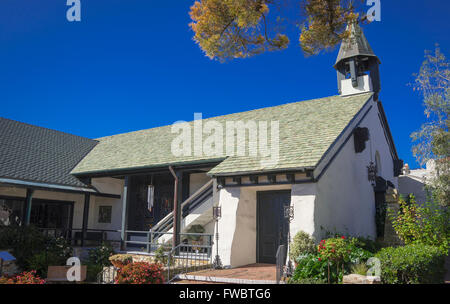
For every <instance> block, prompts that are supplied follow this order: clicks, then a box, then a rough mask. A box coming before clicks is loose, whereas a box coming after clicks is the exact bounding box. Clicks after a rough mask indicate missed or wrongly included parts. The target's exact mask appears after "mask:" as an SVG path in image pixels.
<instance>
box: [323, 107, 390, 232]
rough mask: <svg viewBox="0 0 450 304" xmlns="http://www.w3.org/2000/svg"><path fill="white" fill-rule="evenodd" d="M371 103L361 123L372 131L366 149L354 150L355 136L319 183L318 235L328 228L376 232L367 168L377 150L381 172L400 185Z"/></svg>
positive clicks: (371, 188) (372, 192)
mask: <svg viewBox="0 0 450 304" xmlns="http://www.w3.org/2000/svg"><path fill="white" fill-rule="evenodd" d="M371 105H372V109H371V110H370V112H369V113H368V114H367V116H366V117H365V118H364V120H363V121H362V122H361V124H360V125H359V126H360V127H367V128H368V129H369V132H370V139H369V141H368V142H366V149H365V150H364V151H363V152H362V153H355V150H354V140H353V136H352V137H351V138H350V139H349V140H348V141H347V143H346V144H345V146H344V147H343V148H342V150H341V151H340V152H339V154H338V155H337V157H336V158H335V159H334V160H333V161H332V163H331V165H330V166H329V167H328V169H327V170H326V172H325V173H324V175H323V176H322V177H321V178H320V180H319V182H318V183H317V197H316V201H315V209H314V214H315V215H314V217H315V233H314V234H315V236H316V237H317V238H320V237H323V236H324V235H325V232H326V231H330V232H338V233H348V234H351V235H355V236H365V237H371V238H374V237H375V236H376V228H375V195H374V191H373V187H372V185H371V183H370V182H369V181H368V178H367V168H366V167H367V166H368V165H369V163H370V161H371V160H372V161H373V162H375V154H376V151H379V154H380V159H381V172H378V175H379V176H381V177H383V178H384V179H386V180H388V181H391V182H392V183H393V184H394V185H396V187H397V185H398V182H397V178H396V177H394V171H393V170H394V169H393V159H392V156H391V154H390V151H389V146H388V143H387V140H386V138H385V135H384V131H383V128H382V125H381V123H380V120H379V118H378V107H377V105H376V103H375V102H371ZM321 228H323V229H321Z"/></svg>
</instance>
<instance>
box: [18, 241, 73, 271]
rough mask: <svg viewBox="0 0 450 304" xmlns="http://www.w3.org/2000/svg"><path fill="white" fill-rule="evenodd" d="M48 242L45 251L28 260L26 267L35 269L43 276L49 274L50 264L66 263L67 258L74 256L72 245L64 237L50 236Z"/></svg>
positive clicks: (61, 264)
mask: <svg viewBox="0 0 450 304" xmlns="http://www.w3.org/2000/svg"><path fill="white" fill-rule="evenodd" d="M46 243H47V246H46V247H45V249H44V250H43V251H41V252H39V253H36V254H34V255H33V256H32V257H30V258H28V259H27V261H26V262H27V263H26V267H27V268H26V269H35V270H36V272H37V274H38V275H40V276H43V277H46V276H47V270H48V266H63V265H66V261H67V259H68V258H70V257H71V256H72V247H71V246H70V244H69V243H68V242H67V241H66V240H65V239H64V238H62V237H59V238H48V239H47V242H46Z"/></svg>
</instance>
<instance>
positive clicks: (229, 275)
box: [185, 264, 276, 283]
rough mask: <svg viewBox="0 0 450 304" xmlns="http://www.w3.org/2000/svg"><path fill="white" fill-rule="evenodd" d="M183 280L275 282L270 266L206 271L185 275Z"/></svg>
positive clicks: (258, 265)
mask: <svg viewBox="0 0 450 304" xmlns="http://www.w3.org/2000/svg"><path fill="white" fill-rule="evenodd" d="M185 280H187V281H192V280H196V281H203V282H222V283H245V282H246V281H248V282H249V283H251V282H253V281H261V282H266V283H267V282H275V281H276V266H275V265H272V264H251V265H246V266H242V267H237V268H233V269H220V270H215V269H207V270H201V271H196V272H191V273H187V274H186V277H185Z"/></svg>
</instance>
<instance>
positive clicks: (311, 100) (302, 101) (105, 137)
mask: <svg viewBox="0 0 450 304" xmlns="http://www.w3.org/2000/svg"><path fill="white" fill-rule="evenodd" d="M364 94H367V95H369V94H372V92H364V93H360V94H355V95H364ZM353 96H354V95H353ZM353 96H348V97H353ZM335 97H342V98H346V96H344V97H343V96H340V95H331V96H326V97H320V98H313V99H306V100H300V101H294V102H287V103H284V104H280V105H276V106H268V107H263V108H257V109H253V110H247V111H242V112H235V113H229V114H224V115H218V116H213V117H208V118H203V119H202V121H205V120H208V119H214V118H215V119H217V118H223V117H226V116H230V115H234V114H243V113H251V112H255V111H261V110H267V109H271V108H278V107H284V106H288V105H293V104H297V103H304V102H314V101H317V100H321V99H326V98H335ZM187 122H188V123H191V122H194V120H190V121H187ZM168 126H170V124H169V125H164V126H157V127H153V128H147V129H141V130H135V131H129V132H125V133H119V134H113V135H108V136H103V137H98V138H96V139H97V140H99V141H101V140H104V139H107V138H111V137H116V136H122V135H128V134H132V133H138V132H144V131H149V130H156V129H159V128H165V127H168Z"/></svg>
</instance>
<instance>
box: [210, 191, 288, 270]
mask: <svg viewBox="0 0 450 304" xmlns="http://www.w3.org/2000/svg"><path fill="white" fill-rule="evenodd" d="M290 189H291V185H274V186H247V187H228V188H223V189H220V191H219V193H218V195H219V205H220V206H222V218H221V219H220V220H219V235H220V239H219V255H220V257H221V260H222V263H223V265H224V266H226V267H239V266H243V265H248V264H253V263H256V245H257V244H256V233H257V232H256V222H257V218H256V201H257V192H258V191H273V190H290ZM215 245H216V244H215ZM215 245H214V247H213V253H214V252H216V251H215V250H216V249H215Z"/></svg>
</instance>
